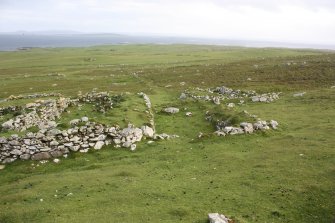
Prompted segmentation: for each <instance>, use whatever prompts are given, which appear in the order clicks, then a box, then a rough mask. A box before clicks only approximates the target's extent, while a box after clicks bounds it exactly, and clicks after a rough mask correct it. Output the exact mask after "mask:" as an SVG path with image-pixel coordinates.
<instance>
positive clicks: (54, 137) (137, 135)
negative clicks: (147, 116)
mask: <svg viewBox="0 0 335 223" xmlns="http://www.w3.org/2000/svg"><path fill="white" fill-rule="evenodd" d="M143 137H145V138H152V139H169V138H172V137H173V136H169V135H167V134H160V135H156V134H155V132H154V130H153V129H152V128H151V127H149V126H142V127H141V128H136V127H135V126H133V125H131V124H129V125H128V127H127V128H124V129H120V128H119V127H118V126H114V127H108V126H106V125H102V124H97V123H94V122H86V123H85V125H83V126H80V127H79V126H73V127H72V128H70V129H67V130H58V129H50V130H46V129H42V130H40V131H39V132H37V133H27V134H26V135H24V136H22V137H19V136H18V135H11V136H10V137H8V138H4V137H0V162H2V163H4V164H5V163H10V162H13V161H15V160H16V159H22V160H29V159H32V160H47V159H51V158H53V159H54V158H58V157H61V156H63V155H65V154H68V153H70V151H73V152H77V151H79V152H88V151H89V150H90V149H95V150H99V149H101V148H102V147H103V146H104V145H110V144H115V145H118V146H119V147H124V148H130V149H131V150H135V149H136V143H137V142H139V141H141V140H142V138H143Z"/></svg>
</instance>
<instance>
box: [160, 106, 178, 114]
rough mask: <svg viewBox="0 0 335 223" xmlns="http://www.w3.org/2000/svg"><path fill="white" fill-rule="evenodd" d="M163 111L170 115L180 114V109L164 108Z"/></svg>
mask: <svg viewBox="0 0 335 223" xmlns="http://www.w3.org/2000/svg"><path fill="white" fill-rule="evenodd" d="M163 111H164V112H165V113H169V114H176V113H178V112H179V108H175V107H169V108H164V109H163Z"/></svg>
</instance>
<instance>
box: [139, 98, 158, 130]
mask: <svg viewBox="0 0 335 223" xmlns="http://www.w3.org/2000/svg"><path fill="white" fill-rule="evenodd" d="M138 95H140V96H142V97H143V99H144V102H145V105H146V107H147V109H146V112H147V113H148V115H149V123H150V126H151V127H152V128H153V130H154V131H155V118H154V113H153V111H152V104H151V101H150V98H149V97H148V95H146V94H145V93H143V92H140V93H138Z"/></svg>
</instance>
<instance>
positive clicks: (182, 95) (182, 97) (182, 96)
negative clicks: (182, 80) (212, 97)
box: [179, 93, 187, 100]
mask: <svg viewBox="0 0 335 223" xmlns="http://www.w3.org/2000/svg"><path fill="white" fill-rule="evenodd" d="M186 98H187V95H186V94H185V93H181V95H180V97H179V99H181V100H185V99H186Z"/></svg>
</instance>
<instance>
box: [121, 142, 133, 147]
mask: <svg viewBox="0 0 335 223" xmlns="http://www.w3.org/2000/svg"><path fill="white" fill-rule="evenodd" d="M131 145H132V143H131V142H129V141H127V142H124V143H123V144H122V147H124V148H129V147H131Z"/></svg>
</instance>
